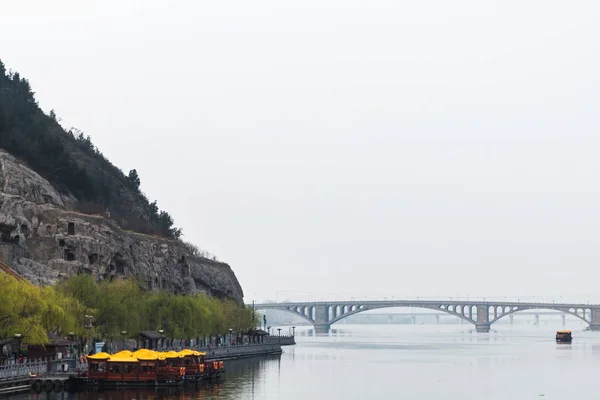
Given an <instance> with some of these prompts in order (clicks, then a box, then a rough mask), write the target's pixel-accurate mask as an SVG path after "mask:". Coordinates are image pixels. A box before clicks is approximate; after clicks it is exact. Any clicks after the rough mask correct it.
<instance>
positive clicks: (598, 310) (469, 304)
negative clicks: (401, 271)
mask: <svg viewBox="0 0 600 400" xmlns="http://www.w3.org/2000/svg"><path fill="white" fill-rule="evenodd" d="M393 307H414V308H426V309H430V310H436V311H442V312H445V313H447V314H450V315H454V316H456V317H458V318H461V319H463V320H465V321H468V322H470V323H472V324H473V325H475V329H476V330H477V332H482V333H487V332H489V331H490V326H491V325H492V324H493V323H494V322H496V321H498V320H499V319H500V318H503V317H506V316H507V315H510V314H514V313H516V312H519V311H524V310H539V309H542V310H555V311H561V312H563V313H565V314H569V315H573V316H575V317H577V318H579V319H581V320H583V321H584V322H586V323H587V324H589V326H590V329H591V330H592V331H600V305H590V304H567V303H523V302H510V301H504V302H502V301H500V302H492V301H487V302H486V301H451V300H450V301H437V300H375V301H318V302H286V303H262V304H255V305H254V308H255V309H256V310H280V311H287V312H290V313H292V314H296V315H298V316H300V317H302V318H304V319H305V320H307V321H308V322H310V323H311V324H312V325H313V326H314V328H315V331H316V332H319V333H327V332H329V329H330V327H331V325H332V324H335V323H336V322H338V321H340V320H342V319H344V318H346V317H349V316H350V315H354V314H358V313H361V312H363V311H368V310H377V309H381V308H393Z"/></svg>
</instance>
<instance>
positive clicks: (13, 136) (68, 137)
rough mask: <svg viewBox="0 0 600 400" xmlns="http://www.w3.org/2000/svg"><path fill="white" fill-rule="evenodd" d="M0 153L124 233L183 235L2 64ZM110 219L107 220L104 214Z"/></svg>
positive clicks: (133, 178)
mask: <svg viewBox="0 0 600 400" xmlns="http://www.w3.org/2000/svg"><path fill="white" fill-rule="evenodd" d="M0 148H2V149H5V150H6V151H8V152H9V153H10V154H12V155H13V156H15V157H17V158H18V159H19V160H21V161H23V162H24V163H25V164H27V165H28V166H29V167H30V168H31V169H33V170H34V171H36V172H38V173H39V174H40V175H41V176H42V177H43V178H45V179H46V180H48V181H49V182H50V183H51V184H52V185H53V186H54V187H55V188H56V189H57V190H58V191H59V192H60V193H62V194H63V195H65V196H64V199H63V200H64V201H65V203H66V204H65V205H66V206H67V207H69V208H73V209H76V210H79V211H81V212H84V213H88V214H100V215H110V218H111V219H113V220H114V221H115V222H117V223H118V224H119V225H120V226H121V227H122V228H124V229H128V230H132V231H136V232H141V233H147V234H154V235H159V236H163V237H168V238H175V239H177V238H179V237H180V235H181V230H180V229H178V228H175V227H174V226H173V218H172V217H171V215H170V214H169V213H168V212H166V211H160V210H159V208H158V206H157V204H156V202H150V201H149V200H148V199H147V198H146V196H145V195H144V194H143V193H141V192H140V190H139V186H140V180H139V176H138V175H137V171H135V170H132V171H130V173H129V174H127V175H125V174H124V173H123V172H122V171H121V170H120V169H119V168H117V167H116V166H114V165H113V164H112V163H111V162H110V161H108V160H107V159H106V157H104V155H103V154H102V153H101V152H100V150H99V149H98V148H96V147H95V146H94V144H93V143H92V141H91V139H90V137H89V136H85V135H84V134H83V133H75V132H73V131H69V132H67V131H65V130H64V129H63V128H62V127H61V126H60V124H59V123H58V122H57V120H56V116H55V115H54V112H50V115H46V114H44V113H43V112H42V110H41V109H40V108H39V107H38V104H37V102H36V100H35V97H34V93H33V91H32V89H31V87H30V85H29V82H28V81H27V80H26V79H24V78H22V77H21V76H20V75H19V73H17V72H12V73H9V72H8V71H7V70H6V67H5V66H4V64H3V63H2V61H1V60H0ZM107 212H108V213H110V214H108V213H107Z"/></svg>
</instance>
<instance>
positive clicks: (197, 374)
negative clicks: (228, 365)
mask: <svg viewBox="0 0 600 400" xmlns="http://www.w3.org/2000/svg"><path fill="white" fill-rule="evenodd" d="M205 356H206V353H204V352H200V351H196V350H191V349H184V350H181V351H178V352H177V351H167V352H158V351H155V350H150V349H139V350H136V351H134V352H133V351H129V350H122V351H119V352H117V353H115V354H108V353H104V352H102V353H97V354H94V355H90V356H88V357H87V359H88V370H87V371H85V372H83V373H81V374H80V375H79V376H77V377H71V379H73V380H74V382H72V383H73V386H74V387H77V386H95V387H112V386H173V385H180V384H182V383H183V382H184V381H185V382H199V381H200V380H202V379H203V378H215V377H218V376H220V375H221V374H222V373H223V372H225V369H224V363H223V361H206V359H205Z"/></svg>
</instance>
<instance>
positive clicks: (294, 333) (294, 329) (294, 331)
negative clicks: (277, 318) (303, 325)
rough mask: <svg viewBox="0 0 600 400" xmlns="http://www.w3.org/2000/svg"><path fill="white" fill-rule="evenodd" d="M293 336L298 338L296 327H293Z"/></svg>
mask: <svg viewBox="0 0 600 400" xmlns="http://www.w3.org/2000/svg"><path fill="white" fill-rule="evenodd" d="M292 336H296V327H295V326H292Z"/></svg>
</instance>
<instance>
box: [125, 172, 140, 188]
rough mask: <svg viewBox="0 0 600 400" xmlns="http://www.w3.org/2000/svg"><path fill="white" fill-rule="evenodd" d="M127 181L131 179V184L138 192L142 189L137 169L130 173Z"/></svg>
mask: <svg viewBox="0 0 600 400" xmlns="http://www.w3.org/2000/svg"><path fill="white" fill-rule="evenodd" d="M127 179H129V183H131V186H133V187H134V188H135V189H136V190H138V189H139V188H140V184H141V182H140V177H139V175H138V173H137V171H136V170H135V169H132V170H131V171H129V175H127Z"/></svg>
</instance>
